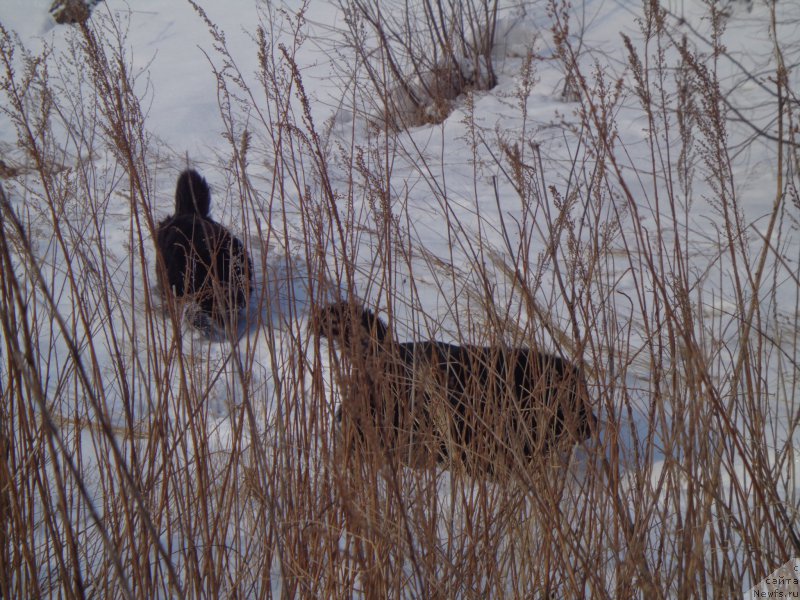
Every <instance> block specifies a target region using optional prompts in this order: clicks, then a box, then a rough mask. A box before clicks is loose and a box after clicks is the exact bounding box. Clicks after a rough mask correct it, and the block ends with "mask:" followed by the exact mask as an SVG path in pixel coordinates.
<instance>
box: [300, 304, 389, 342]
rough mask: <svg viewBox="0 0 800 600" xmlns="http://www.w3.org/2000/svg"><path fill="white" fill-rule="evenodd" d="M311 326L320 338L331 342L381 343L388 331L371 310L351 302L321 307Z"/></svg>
mask: <svg viewBox="0 0 800 600" xmlns="http://www.w3.org/2000/svg"><path fill="white" fill-rule="evenodd" d="M313 326H314V327H316V331H317V332H318V333H319V335H320V336H322V337H325V338H328V339H329V340H331V341H337V342H348V343H354V342H355V341H356V340H361V341H362V342H370V341H376V342H378V343H383V342H385V341H386V339H387V337H388V333H389V330H388V328H387V327H386V323H384V322H383V321H382V320H381V319H379V318H378V317H377V316H376V315H375V313H373V312H372V311H371V310H369V309H367V308H364V307H363V306H361V305H359V304H354V303H351V302H336V303H334V304H328V305H327V306H324V307H322V308H321V309H319V310H318V311H317V313H316V314H315V315H314V323H313Z"/></svg>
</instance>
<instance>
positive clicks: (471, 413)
mask: <svg viewBox="0 0 800 600" xmlns="http://www.w3.org/2000/svg"><path fill="white" fill-rule="evenodd" d="M314 325H315V327H316V328H317V331H318V333H319V335H320V336H321V337H326V338H328V339H329V340H331V341H332V342H334V343H335V344H336V346H337V347H338V350H339V355H340V356H341V358H343V359H345V361H346V365H345V370H346V371H347V372H348V373H347V376H346V377H347V378H346V380H345V381H343V382H342V383H344V384H345V385H344V388H345V389H344V390H343V392H344V393H343V394H342V405H341V406H340V409H341V410H338V411H337V414H336V417H337V420H341V419H342V418H343V417H345V416H347V417H348V418H349V420H350V421H351V422H353V423H354V425H355V428H356V430H357V432H358V433H359V434H361V435H362V436H365V437H369V436H370V434H372V437H373V438H375V441H376V442H377V443H378V445H379V446H381V447H383V448H384V449H388V450H391V451H395V450H396V449H399V450H400V454H401V455H408V456H411V457H413V458H412V460H410V461H408V462H410V463H411V464H424V463H425V461H424V458H425V457H424V456H421V455H420V453H419V452H418V448H420V449H421V450H422V453H425V452H426V450H425V449H426V447H427V449H428V450H427V454H428V459H432V460H433V461H436V462H442V461H445V460H449V459H454V458H455V459H456V460H459V461H461V462H462V463H463V464H464V465H465V466H466V467H467V468H469V469H471V470H473V471H484V472H485V471H488V472H489V473H492V474H498V471H497V469H498V467H502V466H503V465H504V464H506V465H513V464H515V463H517V464H519V463H521V462H524V461H525V460H526V459H527V460H530V459H533V458H534V457H537V456H547V455H548V454H550V453H551V452H552V451H553V450H555V449H557V448H562V449H567V448H571V447H572V446H573V445H574V444H579V443H581V442H583V441H584V440H586V439H588V438H590V437H591V435H592V432H593V431H594V430H595V428H596V425H597V418H596V417H595V415H594V414H593V413H592V410H591V408H590V400H589V396H588V391H587V388H586V382H585V381H584V378H583V374H582V373H581V370H580V369H579V368H578V367H577V366H576V365H574V364H573V363H571V362H569V361H567V360H565V359H563V358H561V357H560V356H556V355H553V354H548V353H544V352H539V351H537V350H534V349H531V348H514V347H503V346H471V345H457V344H449V343H445V342H440V341H437V340H426V341H418V342H402V343H399V342H395V341H394V340H393V339H392V335H391V332H390V330H389V328H388V327H387V325H386V324H385V323H384V322H383V321H382V320H381V319H379V318H378V317H377V316H376V315H375V314H374V313H373V312H372V311H370V310H368V309H366V308H364V307H363V306H360V305H359V304H356V303H352V302H339V303H336V304H330V305H328V306H325V307H323V308H322V309H321V310H319V311H318V312H317V314H316V318H315V320H314ZM340 387H341V386H340ZM428 462H429V463H430V462H431V460H428ZM501 470H502V468H501Z"/></svg>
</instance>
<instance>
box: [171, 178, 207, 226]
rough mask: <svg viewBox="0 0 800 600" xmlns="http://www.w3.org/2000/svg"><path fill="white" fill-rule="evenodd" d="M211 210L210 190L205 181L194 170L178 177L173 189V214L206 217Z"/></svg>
mask: <svg viewBox="0 0 800 600" xmlns="http://www.w3.org/2000/svg"><path fill="white" fill-rule="evenodd" d="M210 210H211V190H210V189H209V187H208V183H207V182H206V180H205V179H204V178H203V177H202V176H201V175H200V173H198V172H197V171H195V170H194V169H187V170H186V171H184V172H183V173H181V174H180V176H179V177H178V185H177V187H176V188H175V214H176V215H194V214H197V215H200V216H201V217H207V216H208V213H209V212H210Z"/></svg>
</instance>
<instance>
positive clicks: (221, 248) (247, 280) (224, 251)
mask: <svg viewBox="0 0 800 600" xmlns="http://www.w3.org/2000/svg"><path fill="white" fill-rule="evenodd" d="M210 208H211V192H210V190H209V187H208V183H207V182H206V180H205V179H204V178H203V177H201V176H200V174H199V173H198V172H197V171H194V170H193V169H189V170H186V171H184V172H183V173H181V174H180V176H179V177H178V185H177V188H176V190H175V214H174V215H173V216H171V217H168V218H166V219H164V220H163V221H162V222H161V223H159V225H158V229H157V230H156V244H157V246H158V251H159V252H160V253H161V256H162V257H163V259H164V267H165V272H166V278H167V281H166V282H167V284H168V286H169V288H170V289H171V290H172V292H173V293H174V294H175V296H177V297H178V298H182V297H187V298H188V299H191V300H192V301H194V303H195V304H196V305H197V307H198V309H199V310H198V312H197V313H196V314H195V316H194V318H193V319H192V324H193V325H194V326H195V327H197V328H199V329H202V330H203V331H205V332H207V333H209V332H210V329H211V325H215V326H217V327H219V328H225V327H226V325H227V324H234V329H235V323H236V315H237V313H238V312H239V311H240V310H241V309H242V308H244V307H245V305H246V303H247V299H248V298H249V296H250V291H251V288H252V275H253V263H252V261H251V260H250V258H249V257H248V256H247V252H246V251H245V248H244V244H242V241H241V240H239V239H238V238H237V237H236V236H234V235H232V234H231V232H230V231H228V230H227V229H226V228H225V227H223V226H222V225H220V224H219V223H217V222H215V221H214V220H212V219H211V217H209V211H210Z"/></svg>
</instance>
